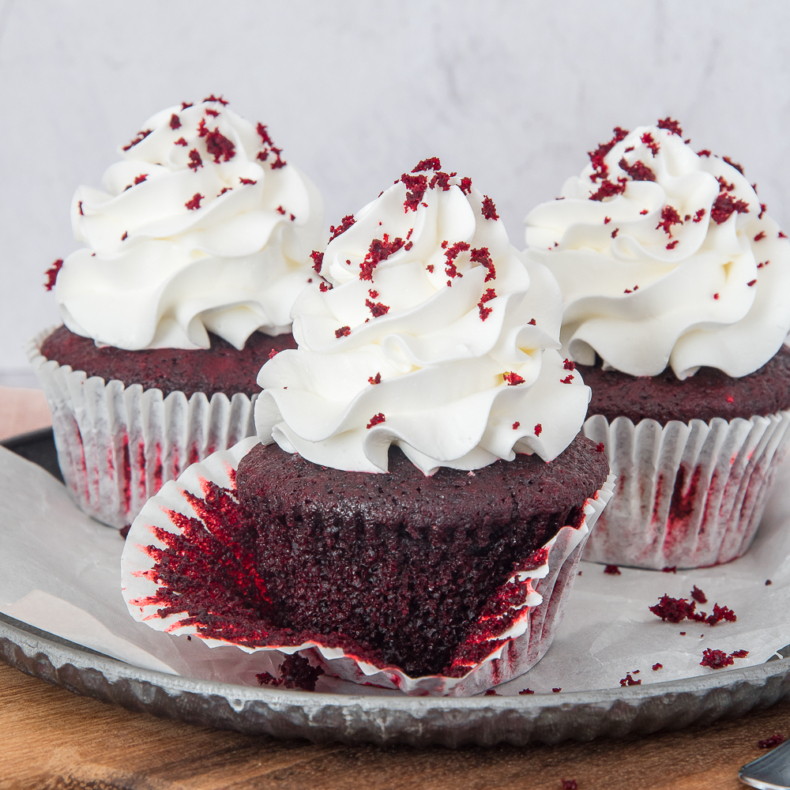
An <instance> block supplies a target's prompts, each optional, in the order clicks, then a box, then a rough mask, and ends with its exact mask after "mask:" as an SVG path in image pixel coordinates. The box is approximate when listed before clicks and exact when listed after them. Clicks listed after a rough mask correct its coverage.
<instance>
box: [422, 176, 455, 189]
mask: <svg viewBox="0 0 790 790" xmlns="http://www.w3.org/2000/svg"><path fill="white" fill-rule="evenodd" d="M456 175H457V173H442V172H438V173H434V175H433V178H432V179H431V181H430V183H429V184H428V186H429V187H430V188H431V189H435V188H436V187H437V186H438V187H439V188H440V189H441V190H442V191H443V192H447V191H448V190H449V189H450V179H451V178H453V177H454V176H456Z"/></svg>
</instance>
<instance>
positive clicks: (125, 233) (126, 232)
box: [121, 231, 129, 241]
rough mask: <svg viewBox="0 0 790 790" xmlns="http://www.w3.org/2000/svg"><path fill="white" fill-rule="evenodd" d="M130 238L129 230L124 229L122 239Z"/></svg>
mask: <svg viewBox="0 0 790 790" xmlns="http://www.w3.org/2000/svg"><path fill="white" fill-rule="evenodd" d="M128 238H129V233H128V231H124V232H123V236H121V241H126V239H128Z"/></svg>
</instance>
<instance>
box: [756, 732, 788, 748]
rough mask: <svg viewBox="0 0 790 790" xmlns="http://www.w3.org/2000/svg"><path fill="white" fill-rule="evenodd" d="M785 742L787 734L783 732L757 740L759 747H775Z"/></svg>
mask: <svg viewBox="0 0 790 790" xmlns="http://www.w3.org/2000/svg"><path fill="white" fill-rule="evenodd" d="M784 742H785V736H784V735H782V733H781V732H777V733H776V734H775V735H771V736H770V737H768V738H765V739H764V740H762V741H757V748H758V749H773V747H774V746H779V744H780V743H784Z"/></svg>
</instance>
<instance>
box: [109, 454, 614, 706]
mask: <svg viewBox="0 0 790 790" xmlns="http://www.w3.org/2000/svg"><path fill="white" fill-rule="evenodd" d="M256 441H257V440H256V439H255V438H252V439H247V440H244V441H243V442H240V443H239V444H238V445H237V446H236V447H233V448H231V449H230V450H228V451H225V452H217V453H214V454H213V455H211V456H210V457H209V458H207V459H205V461H203V462H201V463H198V464H195V465H193V466H191V467H189V469H187V470H186V471H185V472H184V473H183V474H182V475H181V476H180V477H179V479H178V481H177V482H171V483H168V484H167V485H165V486H164V487H163V488H162V490H161V491H160V492H159V494H158V495H157V496H155V497H154V498H153V499H151V500H150V501H149V502H147V503H146V505H145V506H144V507H143V510H142V512H141V513H140V515H139V516H138V517H137V519H136V520H135V521H134V523H133V525H132V528H131V530H130V532H129V536H128V537H127V540H126V546H125V549H124V553H123V559H122V586H123V593H124V598H125V600H126V602H127V606H128V608H129V611H130V613H131V614H132V616H133V617H134V618H135V619H136V620H138V621H141V622H145V623H146V624H147V625H149V626H151V627H152V628H154V629H156V630H159V631H166V632H168V633H171V634H182V635H190V636H199V637H201V638H202V639H204V640H205V642H206V644H208V645H209V647H220V646H227V645H228V644H232V645H235V646H236V647H238V648H239V650H241V651H244V653H246V654H252V653H257V652H265V653H272V652H274V653H275V654H277V653H279V654H281V656H280V657H281V659H284V658H285V657H286V656H288V655H292V654H294V653H299V654H301V655H302V656H303V657H305V658H308V660H309V661H310V663H311V664H312V665H313V666H320V667H321V668H322V669H323V670H324V673H325V674H326V675H327V676H328V678H330V679H331V678H339V679H342V680H346V681H351V682H354V683H357V684H364V685H372V686H378V687H382V688H386V689H399V690H400V691H402V692H405V693H406V694H412V695H437V696H438V695H450V696H468V695H472V694H477V693H479V692H482V691H484V690H486V689H488V688H491V687H493V686H495V685H498V684H499V683H504V682H506V681H508V680H511V679H513V678H515V677H518V676H520V675H523V674H524V673H525V672H526V671H527V670H529V669H530V668H531V667H532V666H534V665H535V664H536V663H537V662H538V661H539V660H540V659H541V658H542V657H543V655H544V654H545V653H546V651H547V650H548V648H549V646H550V645H551V641H552V639H553V636H554V632H555V630H556V628H557V625H558V624H559V622H560V620H561V619H562V614H563V610H564V606H565V602H566V600H567V597H568V593H569V591H570V588H571V586H572V583H573V579H574V578H575V576H576V567H577V565H578V563H579V559H580V558H581V555H582V551H583V549H584V545H585V542H586V541H587V538H588V536H589V534H590V530H591V529H592V528H593V526H594V525H595V522H596V520H597V519H598V518H599V516H600V514H601V511H602V510H603V509H604V507H605V505H606V503H607V502H608V501H609V499H610V497H611V496H612V493H613V491H614V477H613V476H612V475H610V476H609V478H608V479H607V481H606V483H605V484H604V485H603V487H602V488H601V489H600V490H599V491H598V492H597V493H596V494H595V496H594V497H591V498H590V499H588V500H587V502H586V503H585V505H584V518H583V520H582V522H581V524H579V525H578V526H565V527H563V528H561V529H560V530H559V532H558V533H557V534H556V535H555V536H554V537H553V538H552V539H551V540H550V541H548V542H547V543H546V544H545V546H544V547H543V551H539V552H535V554H534V555H533V557H534V556H537V557H539V558H540V560H539V564H538V563H536V566H535V567H533V568H530V569H529V570H523V571H519V572H517V573H515V574H514V575H513V576H512V577H511V579H510V580H509V581H508V583H518V584H519V585H523V588H524V589H523V590H522V592H526V595H525V596H523V599H522V603H520V604H519V605H517V606H510V607H508V608H507V609H506V610H504V611H503V612H501V613H500V614H499V615H494V616H493V617H491V616H489V617H488V618H486V623H485V624H486V626H487V629H488V630H487V633H488V634H489V636H487V637H486V638H485V639H482V640H480V641H483V642H486V643H489V642H490V651H489V652H486V647H485V646H484V647H483V648H482V649H481V648H479V646H478V645H476V644H474V640H471V641H470V642H469V643H465V644H464V645H461V646H460V647H459V649H458V650H457V651H456V655H460V656H462V655H463V654H464V652H465V651H464V648H465V647H466V648H469V647H473V648H477V652H476V655H482V656H484V657H483V658H482V659H480V660H478V661H475V662H469V661H464V660H463V659H460V658H459V659H458V660H456V661H455V662H454V663H453V665H452V669H453V675H454V676H453V677H447V676H443V675H429V676H423V677H411V676H409V675H408V674H406V672H404V671H403V670H401V669H400V668H398V667H397V666H391V665H383V666H378V665H376V664H373V663H370V662H369V661H366V660H363V659H361V658H359V657H356V656H354V655H353V654H351V653H350V652H346V651H345V650H344V649H342V648H339V647H330V646H328V645H324V644H321V643H320V641H317V640H309V641H306V642H304V643H302V644H297V645H294V644H288V645H286V644H274V643H272V644H266V645H264V646H255V647H250V646H249V645H246V644H241V643H238V642H233V641H230V640H225V639H216V638H212V637H207V636H205V635H203V634H201V632H200V630H199V628H198V626H196V625H194V624H185V623H184V622H183V621H184V620H185V619H186V617H187V616H188V615H187V613H186V612H182V613H177V614H170V615H169V616H161V615H160V614H159V610H160V604H159V603H151V602H150V601H151V600H152V598H153V597H154V596H156V595H157V593H158V591H159V590H160V589H161V588H160V583H159V581H158V576H157V572H156V563H155V561H154V560H153V559H152V558H151V556H150V555H149V553H148V551H147V550H146V549H147V547H149V546H153V547H154V548H155V549H164V548H165V547H166V544H165V543H163V542H161V541H160V540H159V539H158V538H157V537H156V536H155V534H154V530H155V529H156V528H159V529H162V530H165V531H167V532H170V533H173V534H176V535H178V534H183V532H182V530H181V529H179V528H178V527H177V526H176V525H175V524H174V522H173V520H172V519H171V517H170V515H169V513H180V514H184V515H186V516H188V517H190V518H195V517H196V512H195V510H194V509H193V507H192V505H191V504H190V503H189V501H188V499H187V496H188V495H189V494H191V495H193V496H195V497H197V498H199V499H204V498H205V491H206V490H207V484H208V483H214V484H216V485H218V486H220V487H222V488H227V489H235V482H233V481H234V480H235V470H236V469H237V468H238V463H239V460H240V459H241V458H242V457H243V456H244V455H245V454H246V453H247V452H248V451H249V450H250V449H252V447H254V446H255V444H256ZM202 523H203V526H205V521H203V522H202ZM154 553H155V552H154ZM171 592H172V591H171ZM513 614H515V617H510V616H509V615H513ZM497 616H498V617H499V618H500V620H501V622H502V629H501V631H498V632H497V631H496V627H495V625H494V619H495V618H496V617H497ZM481 619H482V618H481ZM281 641H282V640H281ZM223 660H227V656H225V658H224V659H223ZM239 660H241V657H240V659H239ZM275 664H277V661H275ZM269 665H270V664H269V663H268V662H267V666H269ZM255 682H256V681H255V678H254V677H253V676H252V675H251V677H250V683H251V684H254V683H255ZM330 683H331V680H330Z"/></svg>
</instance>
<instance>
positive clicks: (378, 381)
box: [368, 373, 381, 384]
mask: <svg viewBox="0 0 790 790" xmlns="http://www.w3.org/2000/svg"><path fill="white" fill-rule="evenodd" d="M368 384H381V373H376V375H375V376H370V377H369V378H368Z"/></svg>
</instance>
